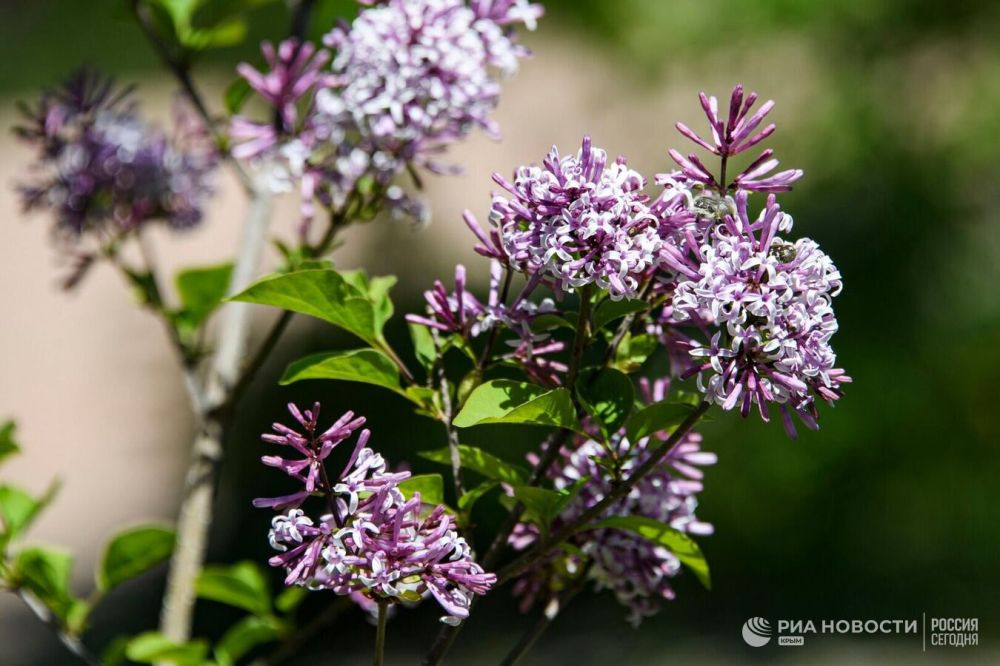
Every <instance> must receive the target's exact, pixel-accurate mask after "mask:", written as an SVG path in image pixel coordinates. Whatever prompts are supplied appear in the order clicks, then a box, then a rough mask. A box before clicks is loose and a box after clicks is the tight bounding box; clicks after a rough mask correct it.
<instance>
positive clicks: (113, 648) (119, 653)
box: [101, 635, 132, 666]
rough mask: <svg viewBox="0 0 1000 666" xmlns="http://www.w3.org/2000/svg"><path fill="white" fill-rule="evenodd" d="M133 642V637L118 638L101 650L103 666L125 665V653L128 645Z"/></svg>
mask: <svg viewBox="0 0 1000 666" xmlns="http://www.w3.org/2000/svg"><path fill="white" fill-rule="evenodd" d="M130 642H132V637H131V636H124V635H123V636H117V637H115V638H113V639H111V641H110V642H109V643H108V644H107V646H105V648H104V649H103V650H101V666H123V664H124V663H125V651H126V650H128V644H129V643H130Z"/></svg>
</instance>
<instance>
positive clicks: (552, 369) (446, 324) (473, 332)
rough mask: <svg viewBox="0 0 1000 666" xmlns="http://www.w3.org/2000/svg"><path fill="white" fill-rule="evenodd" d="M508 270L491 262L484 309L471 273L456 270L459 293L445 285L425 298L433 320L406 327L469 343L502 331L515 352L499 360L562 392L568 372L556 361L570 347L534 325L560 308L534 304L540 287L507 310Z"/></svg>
mask: <svg viewBox="0 0 1000 666" xmlns="http://www.w3.org/2000/svg"><path fill="white" fill-rule="evenodd" d="M504 270H505V269H504V267H503V266H502V265H501V264H500V262H497V261H493V262H491V267H490V292H489V297H488V298H487V301H486V303H485V304H484V303H481V302H480V301H479V300H478V299H476V297H475V296H474V295H473V294H472V292H470V291H469V289H468V286H467V284H466V272H465V267H464V266H462V265H461V264H459V265H458V266H456V267H455V290H454V291H453V292H451V293H449V292H448V291H447V289H445V287H444V284H442V283H441V281H440V280H436V281H435V282H434V288H433V289H430V290H428V291H426V292H424V299H425V300H426V301H427V315H426V316H424V315H417V314H408V315H406V321H408V322H409V323H411V324H417V325H420V326H426V327H428V328H431V329H434V330H436V331H440V332H442V333H454V334H458V335H460V336H462V337H463V338H465V339H466V340H472V339H475V338H477V337H479V336H480V335H482V334H483V333H485V332H487V331H490V330H492V329H494V328H496V327H501V328H502V330H506V331H509V332H511V333H513V334H514V337H513V338H510V339H507V340H505V341H504V344H505V345H506V346H508V347H510V349H511V350H510V351H508V352H504V353H501V354H499V356H498V358H499V359H500V360H502V361H505V362H507V363H509V364H512V365H515V366H517V367H520V368H521V369H522V370H523V371H524V372H525V373H526V374H527V375H528V376H529V377H530V378H531V379H533V380H534V381H537V382H538V383H540V384H544V385H549V386H557V385H559V384H561V383H562V379H561V376H562V375H563V374H565V373H566V371H567V370H568V367H567V366H566V364H565V363H563V362H561V361H559V360H557V359H555V358H552V357H551V356H550V355H554V354H559V353H561V352H563V351H564V350H565V348H566V345H565V343H563V342H561V341H558V340H553V339H551V336H550V335H549V334H548V333H545V332H537V331H535V330H533V329H532V323H533V322H534V321H535V320H536V319H537V318H538V317H539V316H540V315H543V314H557V313H558V310H557V309H556V305H555V302H554V301H553V300H552V299H551V298H542V299H538V300H532V299H531V298H529V296H530V295H531V293H532V292H533V290H534V288H535V287H537V286H538V283H537V282H535V283H529V284H527V285H525V289H523V290H522V292H521V294H519V295H518V297H517V298H515V299H514V302H513V303H511V304H507V303H504V302H502V301H501V294H500V292H501V282H502V280H503V275H504Z"/></svg>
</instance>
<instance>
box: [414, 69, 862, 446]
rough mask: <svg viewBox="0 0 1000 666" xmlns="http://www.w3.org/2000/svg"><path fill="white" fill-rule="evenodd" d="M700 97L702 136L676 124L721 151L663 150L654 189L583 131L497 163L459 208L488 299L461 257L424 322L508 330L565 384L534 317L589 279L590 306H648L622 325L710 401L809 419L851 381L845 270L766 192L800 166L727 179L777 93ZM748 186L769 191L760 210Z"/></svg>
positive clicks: (739, 91)
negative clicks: (509, 299)
mask: <svg viewBox="0 0 1000 666" xmlns="http://www.w3.org/2000/svg"><path fill="white" fill-rule="evenodd" d="M700 99H701V104H702V107H703V109H704V111H705V114H706V117H707V119H708V123H709V126H710V129H711V140H706V139H703V138H701V137H700V136H699V135H697V134H695V132H694V131H693V130H691V129H689V128H688V127H687V126H685V125H683V124H680V123H678V125H677V128H678V130H679V131H680V132H681V134H683V135H684V136H685V137H687V138H689V139H691V140H692V141H694V142H695V143H696V144H697V145H698V146H700V147H701V148H704V149H706V150H708V151H709V152H710V153H712V154H713V155H714V156H716V157H718V158H719V160H720V167H719V171H718V173H717V175H716V173H715V172H713V171H712V170H711V169H710V168H709V167H708V166H706V165H705V164H704V162H702V161H701V160H700V159H699V158H698V157H697V155H695V154H691V155H689V156H687V157H684V156H683V155H681V154H680V153H679V152H677V151H676V150H671V151H670V155H671V156H672V157H673V159H674V160H675V161H677V162H678V164H679V165H680V167H681V168H680V169H679V170H676V171H672V172H669V173H663V174H658V175H657V176H656V178H655V182H656V184H657V185H659V186H660V187H661V188H662V190H661V191H660V193H659V194H658V195H657V196H656V197H655V198H653V197H651V196H649V195H647V194H645V193H644V192H643V190H644V189H645V187H646V182H647V181H646V179H645V178H644V177H643V176H642V175H641V174H639V173H637V172H636V171H634V170H632V169H630V168H628V166H627V165H626V163H625V160H624V158H618V159H617V160H616V161H615V162H613V163H610V164H609V163H608V160H607V153H606V152H605V151H603V150H601V149H599V148H596V147H594V146H593V145H592V144H591V141H590V138H589V137H586V138H584V141H583V146H582V148H581V149H580V150H579V151H578V152H577V153H576V154H575V155H570V156H565V157H561V156H560V155H559V153H558V151H557V150H556V149H553V150H552V152H551V153H549V155H548V156H547V157H546V158H545V160H543V162H542V166H534V165H532V166H522V167H520V168H518V169H517V170H516V171H515V173H514V178H513V181H508V180H506V179H505V178H503V177H502V176H500V175H499V174H496V175H494V180H495V181H496V182H497V183H498V184H499V185H500V186H501V187H502V188H503V191H502V192H499V193H497V194H495V195H494V197H493V203H492V206H491V209H490V216H489V224H488V225H487V226H486V227H485V228H484V227H483V226H481V225H480V224H479V223H478V222H477V221H476V219H475V218H474V217H473V215H472V214H471V213H468V212H466V214H465V222H466V224H467V225H468V226H469V228H470V229H471V230H472V232H473V233H474V234H475V236H476V238H477V240H478V243H477V244H476V246H475V250H476V252H478V253H479V254H481V255H483V256H485V257H488V258H490V259H491V260H492V262H493V269H492V273H493V279H492V284H493V289H491V293H490V300H489V303H488V304H487V305H484V304H481V303H479V301H477V300H476V299H475V297H474V296H472V295H471V294H469V293H468V290H466V289H465V287H464V279H465V277H464V276H465V272H464V268H463V269H462V288H461V289H460V290H456V292H455V294H448V292H446V290H445V289H444V287H443V286H442V285H440V284H437V285H436V286H435V290H434V291H433V292H428V303H429V309H428V317H429V318H428V317H422V316H416V317H411V322H414V323H423V324H425V325H428V326H431V327H433V328H437V329H440V330H443V331H447V332H448V333H453V334H459V335H463V336H465V337H466V338H469V339H471V338H474V337H476V336H478V335H479V334H480V333H481V331H482V330H484V329H488V328H490V327H494V326H498V325H499V326H502V327H503V328H505V329H508V330H510V331H512V332H513V333H514V334H515V337H514V338H513V339H512V340H508V342H509V343H511V344H513V345H515V347H516V349H517V353H516V355H515V356H516V358H517V361H518V363H519V364H520V365H521V367H522V368H523V369H524V370H525V371H526V373H527V374H528V376H529V378H531V379H533V380H534V381H537V382H538V383H541V384H548V385H552V384H557V383H560V372H558V371H552V369H553V368H559V369H562V371H565V369H566V363H564V362H563V360H562V359H560V358H559V357H558V356H557V355H558V354H559V353H560V352H563V351H564V350H565V345H564V344H563V343H562V342H561V341H559V340H556V339H552V338H550V337H549V336H548V334H547V333H541V334H539V333H538V332H537V330H536V329H544V327H536V326H534V321H535V318H536V316H537V314H538V313H549V314H560V313H559V312H557V306H556V304H555V303H552V304H551V305H548V304H545V307H535V306H533V305H532V300H531V298H532V295H533V293H534V292H535V290H536V289H537V288H538V287H540V286H544V287H547V288H549V289H551V290H553V292H554V294H555V297H556V301H559V300H561V299H562V296H563V294H565V293H569V292H581V291H582V290H583V289H584V288H587V290H588V291H589V292H591V294H592V295H591V298H592V299H593V303H600V302H601V301H606V300H611V301H620V300H622V299H640V300H642V301H644V302H645V305H646V307H645V308H637V310H641V314H638V315H637V316H636V317H635V319H634V321H632V323H633V324H634V326H633V329H634V330H633V331H632V332H633V333H636V332H638V331H640V330H642V331H644V332H645V333H646V334H650V335H653V336H656V337H657V338H659V340H660V341H661V342H662V344H663V346H664V347H665V348H666V352H667V357H668V359H669V361H670V373H671V375H672V376H675V377H681V378H688V377H690V376H693V375H698V386H699V388H700V389H701V390H702V392H704V393H705V395H706V399H707V400H709V401H711V402H713V403H716V404H718V405H720V406H721V407H723V408H724V409H727V410H729V409H735V408H737V407H739V409H740V412H741V413H742V414H743V415H744V416H746V415H748V414H749V412H750V411H751V409H752V407H753V406H754V405H756V406H757V410H758V412H759V413H760V416H761V417H762V418H763V419H764V420H769V418H770V412H769V407H768V405H769V404H775V405H777V408H778V410H779V412H780V413H781V416H782V420H783V422H784V424H785V427H786V430H787V431H788V433H789V434H790V435H791V436H795V426H794V423H793V421H792V415H793V414H796V415H798V417H799V418H800V419H801V420H802V422H803V423H805V424H806V425H807V426H808V427H811V428H815V427H816V419H817V417H818V411H817V409H816V405H815V401H816V398H819V399H822V400H826V401H828V402H830V403H833V402H834V401H836V400H838V399H839V398H840V397H841V395H842V391H841V387H842V385H843V384H845V383H848V382H850V381H851V379H850V377H848V376H847V375H846V374H845V372H844V371H843V370H842V369H841V368H839V367H837V365H836V355H835V354H834V352H833V348H832V347H831V344H830V341H831V338H832V336H833V334H834V333H835V332H836V331H837V320H836V317H835V315H834V311H833V303H832V301H833V298H834V297H835V296H836V295H837V294H839V293H840V290H841V288H842V281H841V277H840V273H839V272H838V271H837V268H836V267H835V266H834V264H833V262H832V261H831V259H830V258H829V256H827V255H826V254H825V253H824V252H823V251H822V250H820V249H819V247H818V246H817V244H816V243H815V242H813V241H811V240H809V239H805V238H803V239H798V240H790V239H788V238H787V235H788V234H789V232H790V231H791V228H792V218H791V216H789V215H788V214H786V213H784V212H783V211H782V210H781V209H780V206H779V205H778V203H777V199H776V196H775V193H777V192H782V191H785V190H788V189H790V188H791V185H792V183H794V182H795V181H796V180H798V179H799V178H800V177H801V176H802V171H801V170H799V169H790V170H785V171H781V172H778V173H773V174H772V172H773V170H774V169H775V167H776V166H777V165H778V161H777V160H776V159H774V158H773V150H771V149H770V148H766V149H764V150H763V151H762V152H761V154H760V155H758V156H757V157H756V158H755V159H753V160H752V161H751V162H750V164H749V165H747V166H746V167H745V168H744V169H743V170H742V171H739V172H736V173H735V175H733V173H734V171H735V170H734V169H732V168H731V167H732V163H731V162H730V161H729V160H730V159H731V158H733V157H736V156H738V155H740V154H741V153H743V152H744V151H746V150H747V149H749V148H751V147H753V146H755V145H757V144H758V143H760V142H761V141H763V140H764V139H766V138H767V137H768V136H770V135H771V133H772V132H773V131H774V125H773V124H768V125H766V126H763V127H762V123H763V122H764V120H765V118H766V116H767V115H768V113H769V112H770V111H771V109H772V108H773V107H774V103H773V102H771V101H768V102H766V103H764V104H763V105H761V106H760V108H759V109H758V110H757V111H756V112H755V113H751V111H752V110H753V107H754V105H755V103H756V101H757V95H756V93H750V94H748V95H747V94H745V93H744V90H743V87H742V86H736V88H734V90H733V92H732V94H731V96H730V104H729V112H728V116H725V117H724V116H721V115H720V112H719V108H718V107H719V105H718V101H717V100H716V99H715V98H714V97H708V96H706V95H705V94H702V95H701V96H700ZM727 167H729V168H730V172H729V174H730V175H729V176H727V175H726V173H727ZM756 193H766V194H767V200H766V202H763V206H762V209H761V210H760V212H759V214H758V215H756V216H755V217H754V216H751V214H750V210H749V208H750V197H751V195H754V194H756ZM515 274H520V275H521V276H523V278H524V280H525V283H524V286H523V288H521V290H520V292H519V293H518V295H517V296H516V298H515V299H514V301H513V304H512V305H511V306H507V305H505V304H506V290H504V293H502V294H500V297H499V298H498V295H497V289H496V286H497V285H498V284H510V281H511V277H512V276H513V275H515ZM459 293H460V294H461V295H460V296H459ZM582 293H587V292H582ZM460 304H461V305H460ZM525 324H526V325H525ZM543 354H544V355H543ZM501 358H502V359H504V360H507V359H508V358H509V357H508V356H502V357H501ZM539 366H544V369H542V370H539Z"/></svg>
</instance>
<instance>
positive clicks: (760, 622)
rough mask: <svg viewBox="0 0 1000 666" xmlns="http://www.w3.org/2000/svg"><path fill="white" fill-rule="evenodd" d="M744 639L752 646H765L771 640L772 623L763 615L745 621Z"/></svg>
mask: <svg viewBox="0 0 1000 666" xmlns="http://www.w3.org/2000/svg"><path fill="white" fill-rule="evenodd" d="M743 640H744V641H746V644H747V645H749V646H750V647H764V646H765V645H767V644H768V643H770V642H771V623H770V622H768V621H767V620H765V619H764V618H762V617H752V618H750V619H749V620H747V621H746V622H744V623H743Z"/></svg>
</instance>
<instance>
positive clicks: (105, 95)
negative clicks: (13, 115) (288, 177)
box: [15, 70, 216, 244]
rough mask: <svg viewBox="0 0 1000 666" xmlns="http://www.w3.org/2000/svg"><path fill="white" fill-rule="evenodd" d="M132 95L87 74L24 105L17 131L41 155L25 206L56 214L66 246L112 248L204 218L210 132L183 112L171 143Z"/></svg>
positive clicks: (211, 157)
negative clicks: (143, 230) (150, 230)
mask: <svg viewBox="0 0 1000 666" xmlns="http://www.w3.org/2000/svg"><path fill="white" fill-rule="evenodd" d="M131 93H132V90H131V88H124V89H116V88H115V86H114V84H113V82H112V81H111V80H110V79H107V78H104V77H102V76H99V75H97V74H95V73H93V72H89V71H85V70H81V71H80V72H78V73H76V74H74V75H73V76H72V77H71V78H70V79H68V80H67V81H66V83H65V84H64V85H63V86H62V87H60V88H57V89H54V90H49V91H46V92H45V93H43V95H42V97H41V99H40V100H39V102H38V103H37V104H36V105H35V106H34V107H29V106H28V105H23V106H22V107H21V111H22V113H23V115H24V117H25V124H24V125H21V126H20V127H17V128H16V129H15V131H16V133H17V134H18V136H19V137H20V138H22V139H23V140H25V141H26V142H27V143H29V144H31V145H32V146H33V147H34V148H36V149H37V154H36V160H35V162H34V164H32V165H31V167H30V171H31V172H32V176H33V177H32V179H31V180H30V181H29V182H26V183H24V184H22V185H20V186H19V190H20V193H21V199H22V203H23V205H24V208H25V210H49V211H52V213H53V214H54V215H55V218H56V230H57V233H59V234H60V236H61V237H64V238H66V239H67V240H70V241H75V240H78V239H79V238H80V236H81V235H82V234H84V233H90V234H93V235H94V236H96V237H97V238H98V239H99V240H100V241H101V243H102V244H106V243H108V242H111V241H113V240H115V239H116V238H117V237H119V236H121V235H122V234H124V233H126V232H129V231H133V230H135V229H137V228H139V227H140V226H142V225H144V224H146V223H148V222H151V221H154V220H161V221H163V222H165V223H166V224H167V225H168V226H170V227H171V228H174V229H184V228H187V227H191V226H193V225H195V224H197V223H198V222H199V221H200V220H201V218H202V206H203V204H204V202H205V199H206V198H207V197H208V195H209V193H210V191H211V190H210V187H209V178H208V177H209V174H210V172H211V171H212V169H213V168H214V166H215V164H216V155H215V151H214V150H213V149H212V148H211V146H210V145H209V142H208V141H206V140H205V138H206V137H205V136H204V132H203V128H202V127H201V126H200V124H198V123H196V122H195V121H194V120H193V119H192V118H190V117H189V116H188V115H186V114H185V113H184V111H183V109H178V115H177V118H176V121H177V122H176V124H177V131H176V134H175V135H174V136H170V137H168V136H167V135H166V134H164V133H163V132H161V131H160V130H158V129H156V128H154V127H152V126H150V125H148V124H147V123H145V122H144V121H143V120H142V119H141V118H140V116H139V114H138V111H137V109H136V105H135V103H134V101H133V100H132V96H131Z"/></svg>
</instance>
